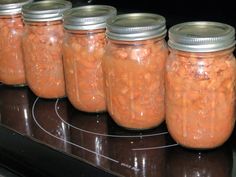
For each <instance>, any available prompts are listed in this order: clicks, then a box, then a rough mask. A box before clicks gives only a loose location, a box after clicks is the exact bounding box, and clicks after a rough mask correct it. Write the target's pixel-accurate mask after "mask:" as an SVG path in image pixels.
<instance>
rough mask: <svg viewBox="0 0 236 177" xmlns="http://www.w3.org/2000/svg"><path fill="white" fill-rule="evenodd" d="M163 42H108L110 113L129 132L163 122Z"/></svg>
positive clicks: (164, 59) (164, 55)
mask: <svg viewBox="0 0 236 177" xmlns="http://www.w3.org/2000/svg"><path fill="white" fill-rule="evenodd" d="M167 55H168V50H167V47H166V43H165V41H164V40H157V39H150V40H146V41H134V42H124V41H123V42H122V41H121V42H115V41H111V40H110V41H109V43H108V47H107V50H106V53H105V56H104V62H103V70H104V73H105V89H106V96H107V104H108V111H109V113H110V115H111V116H112V118H113V119H114V121H115V122H116V123H117V124H119V125H121V126H123V127H126V128H129V129H148V128H152V127H155V126H157V125H159V124H160V123H162V122H163V120H164V109H165V108H164V67H165V61H166V57H167Z"/></svg>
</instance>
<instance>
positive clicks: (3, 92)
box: [0, 86, 32, 136]
mask: <svg viewBox="0 0 236 177" xmlns="http://www.w3.org/2000/svg"><path fill="white" fill-rule="evenodd" d="M31 95H32V93H31V92H30V90H29V89H28V88H27V87H22V88H16V87H8V86H1V87H0V115H1V116H0V117H1V123H2V124H3V125H6V126H8V127H9V128H11V129H13V130H16V131H17V132H19V133H21V134H26V135H29V136H31V135H32V117H31V110H30V105H29V98H30V96H31Z"/></svg>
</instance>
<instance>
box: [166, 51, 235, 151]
mask: <svg viewBox="0 0 236 177" xmlns="http://www.w3.org/2000/svg"><path fill="white" fill-rule="evenodd" d="M167 61H168V62H167V72H166V123H167V126H168V130H169V132H170V134H171V135H172V137H173V138H174V139H175V140H176V141H177V142H178V143H180V144H181V145H183V146H186V147H191V148H199V149H202V148H214V147H217V146H219V145H221V144H223V143H224V142H225V141H226V140H227V139H228V137H229V136H230V134H231V133H232V130H233V128H234V123H235V119H234V101H235V92H234V91H235V90H234V89H235V76H236V64H235V59H234V56H233V54H232V49H231V50H226V51H221V52H212V53H188V52H180V51H176V50H172V52H171V54H170V56H169V58H168V60H167Z"/></svg>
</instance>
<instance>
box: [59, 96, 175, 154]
mask: <svg viewBox="0 0 236 177" xmlns="http://www.w3.org/2000/svg"><path fill="white" fill-rule="evenodd" d="M59 100H60V99H57V100H56V102H55V107H54V109H55V112H56V114H57V116H58V117H59V119H60V120H61V121H62V122H64V123H65V124H66V125H67V126H69V127H72V128H74V129H76V130H79V131H82V132H85V133H89V134H92V135H98V136H105V137H114V138H137V137H140V138H145V137H152V136H160V135H165V134H168V132H161V133H155V134H149V135H132V136H131V135H130V136H128V135H107V134H103V133H96V132H92V131H88V130H84V129H81V128H78V127H76V126H74V125H71V124H70V123H68V122H66V121H65V120H64V119H63V118H62V117H61V116H60V114H59V113H58V109H57V108H58V102H59ZM178 145H179V144H178V143H175V144H169V145H164V146H156V147H146V148H134V149H132V150H133V151H145V150H154V149H164V148H170V147H174V146H178Z"/></svg>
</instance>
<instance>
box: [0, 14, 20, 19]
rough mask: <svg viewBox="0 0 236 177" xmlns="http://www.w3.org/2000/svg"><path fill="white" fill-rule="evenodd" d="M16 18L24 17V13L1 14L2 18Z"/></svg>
mask: <svg viewBox="0 0 236 177" xmlns="http://www.w3.org/2000/svg"><path fill="white" fill-rule="evenodd" d="M14 18H22V15H21V14H11V15H0V19H14Z"/></svg>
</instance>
